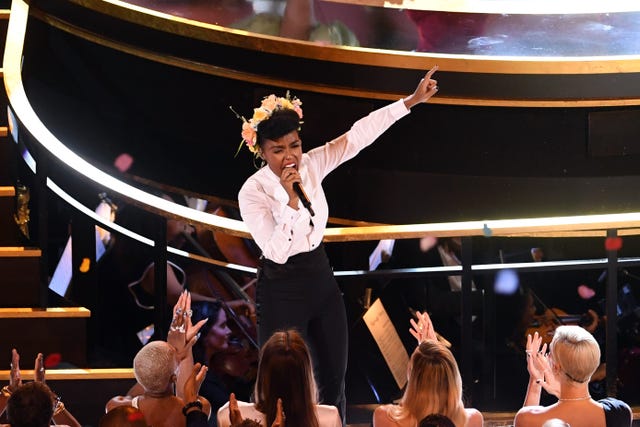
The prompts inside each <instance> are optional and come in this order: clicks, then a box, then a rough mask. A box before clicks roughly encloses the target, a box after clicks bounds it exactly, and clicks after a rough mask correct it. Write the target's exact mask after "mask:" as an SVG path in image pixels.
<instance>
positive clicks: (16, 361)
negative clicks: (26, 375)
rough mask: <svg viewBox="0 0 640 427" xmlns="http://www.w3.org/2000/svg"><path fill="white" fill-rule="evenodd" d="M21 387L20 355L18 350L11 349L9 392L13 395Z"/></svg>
mask: <svg viewBox="0 0 640 427" xmlns="http://www.w3.org/2000/svg"><path fill="white" fill-rule="evenodd" d="M21 385H22V377H21V376H20V355H19V354H18V350H16V349H15V348H14V349H11V372H10V374H9V391H11V393H13V392H14V391H16V390H17V389H18V387H20V386H21Z"/></svg>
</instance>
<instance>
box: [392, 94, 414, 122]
mask: <svg viewBox="0 0 640 427" xmlns="http://www.w3.org/2000/svg"><path fill="white" fill-rule="evenodd" d="M390 108H391V115H392V116H393V117H394V118H395V119H396V120H398V119H401V118H402V117H404V116H406V115H407V114H409V113H410V112H411V109H410V108H407V106H406V105H405V104H404V98H401V99H399V100H397V101H396V102H394V103H393V104H391V106H390Z"/></svg>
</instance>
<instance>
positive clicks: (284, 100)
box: [231, 91, 302, 155]
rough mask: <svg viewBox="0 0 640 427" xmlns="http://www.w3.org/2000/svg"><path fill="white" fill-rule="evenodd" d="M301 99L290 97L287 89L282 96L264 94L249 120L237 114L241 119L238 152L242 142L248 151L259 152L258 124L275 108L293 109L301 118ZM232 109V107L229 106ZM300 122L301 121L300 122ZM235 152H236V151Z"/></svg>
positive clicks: (269, 115)
mask: <svg viewBox="0 0 640 427" xmlns="http://www.w3.org/2000/svg"><path fill="white" fill-rule="evenodd" d="M301 105H302V101H300V100H299V99H298V98H296V97H295V96H294V97H293V98H292V97H291V96H290V95H289V91H287V94H286V95H285V96H284V97H277V96H275V95H273V94H271V95H269V96H266V97H265V98H263V99H262V102H261V103H260V107H258V108H254V109H253V117H251V118H250V119H249V120H247V119H245V118H244V117H243V116H240V115H239V114H238V113H235V111H234V113H235V114H236V116H238V117H239V118H240V119H242V141H241V142H240V146H239V147H238V152H239V151H240V149H241V148H242V144H245V145H246V146H247V148H248V149H249V151H251V152H252V153H253V154H254V155H257V154H258V152H259V147H258V125H259V124H260V123H262V122H263V121H265V120H268V119H269V118H271V116H272V115H273V112H274V111H277V110H293V111H295V112H296V113H298V117H299V118H302V108H301V107H300V106H301ZM231 111H233V108H231ZM300 123H302V122H300ZM236 154H237V153H236Z"/></svg>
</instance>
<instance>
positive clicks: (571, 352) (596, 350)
mask: <svg viewBox="0 0 640 427" xmlns="http://www.w3.org/2000/svg"><path fill="white" fill-rule="evenodd" d="M550 349H551V357H552V358H553V361H554V363H555V364H556V365H557V366H558V368H559V369H560V370H561V371H562V372H564V374H565V375H566V376H567V377H568V378H569V379H570V380H571V381H574V382H577V383H586V382H589V380H590V379H591V375H593V373H594V372H595V370H596V369H597V368H598V365H600V346H599V345H598V342H597V341H596V340H595V338H593V335H591V334H590V333H589V332H588V331H587V330H586V329H584V328H581V327H580V326H573V325H570V326H559V327H558V328H557V329H556V330H555V333H554V334H553V339H552V340H551V345H550Z"/></svg>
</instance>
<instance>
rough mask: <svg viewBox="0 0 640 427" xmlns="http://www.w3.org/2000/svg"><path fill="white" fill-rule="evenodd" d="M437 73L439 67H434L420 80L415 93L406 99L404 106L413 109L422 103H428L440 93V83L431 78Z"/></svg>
mask: <svg viewBox="0 0 640 427" xmlns="http://www.w3.org/2000/svg"><path fill="white" fill-rule="evenodd" d="M436 71H438V66H437V65H434V66H433V68H431V69H430V70H429V71H427V73H426V74H425V76H424V78H423V79H422V80H420V82H419V83H418V87H416V89H415V91H414V92H413V93H412V94H411V95H409V96H407V97H406V98H405V99H404V105H406V107H407V108H411V107H413V106H414V105H416V104H419V103H421V102H427V101H428V100H429V99H430V98H431V97H432V96H433V95H435V94H436V92H438V81H437V80H434V79H432V78H431V77H432V76H433V74H434V73H435V72H436Z"/></svg>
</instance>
